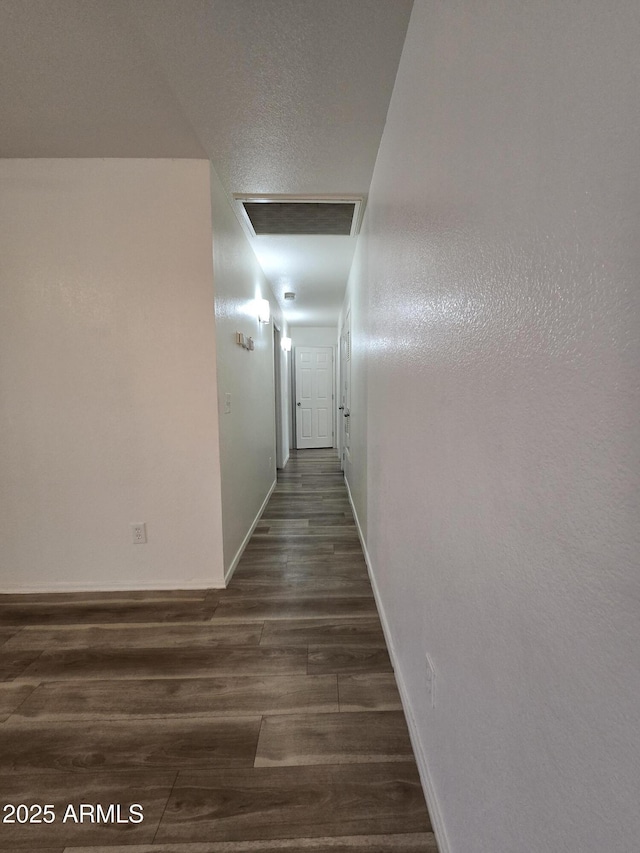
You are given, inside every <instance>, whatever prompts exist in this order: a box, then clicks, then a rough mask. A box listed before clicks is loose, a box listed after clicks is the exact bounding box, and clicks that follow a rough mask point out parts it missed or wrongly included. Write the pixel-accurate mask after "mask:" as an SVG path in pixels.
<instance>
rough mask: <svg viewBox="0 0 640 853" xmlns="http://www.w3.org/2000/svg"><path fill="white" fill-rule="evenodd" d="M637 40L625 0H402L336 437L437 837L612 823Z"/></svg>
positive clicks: (624, 633)
mask: <svg viewBox="0 0 640 853" xmlns="http://www.w3.org/2000/svg"><path fill="white" fill-rule="evenodd" d="M639 43H640V6H639V5H638V3H637V2H636V0H616V2H615V3H614V4H613V5H612V6H611V5H609V4H603V3H601V2H600V1H599V0H567V2H562V3H560V2H537V3H513V2H510V0H489V2H484V3H480V4H479V3H476V2H474V0H460V2H455V3H432V2H428V1H427V0H416V3H415V5H414V7H413V13H412V18H411V22H410V25H409V29H408V34H407V40H406V43H405V47H404V52H403V55H402V59H401V63H400V67H399V70H398V75H397V79H396V84H395V89H394V92H393V97H392V100H391V104H390V109H389V113H388V116H387V123H386V127H385V131H384V135H383V138H382V142H381V146H380V150H379V154H378V158H377V163H376V167H375V172H374V177H373V182H372V185H371V191H370V195H369V199H368V206H367V214H366V219H365V223H364V228H363V234H362V236H361V238H360V239H361V244H362V245H361V248H360V252H361V260H360V263H361V267H360V271H359V272H358V271H356V272H354V277H353V280H352V283H351V289H350V298H351V304H352V311H353V322H354V327H355V328H358V329H360V332H359V334H358V335H355V334H354V338H353V358H354V364H355V363H356V359H357V358H358V352H359V351H360V352H361V354H362V357H363V358H364V357H366V360H367V375H366V383H367V412H366V420H367V428H366V431H365V435H364V438H362V436H360V437H358V438H357V439H356V437H355V436H354V438H353V443H354V444H356V443H357V444H359V445H360V447H359V457H358V462H357V466H358V468H362V467H363V466H364V465H365V459H366V462H367V464H368V478H369V479H368V484H367V492H366V511H367V515H368V518H367V547H368V550H369V555H370V560H371V565H372V569H373V574H374V578H375V581H376V585H377V587H378V590H379V597H380V601H381V602H382V609H383V612H384V617H385V619H386V622H387V625H388V628H389V633H390V636H391V640H392V646H393V650H394V654H395V662H396V667H397V668H396V673H397V675H398V678H399V680H400V682H401V685H402V689H403V691H404V694H405V697H406V699H407V705H408V708H409V717H410V719H411V720H412V721H413V722H412V724H413V725H414V731H415V732H416V733H417V742H418V743H419V745H420V748H419V759H420V763H421V767H422V769H423V778H424V779H426V780H427V785H428V787H430V794H431V798H432V806H433V809H434V812H435V813H437V815H438V816H439V817H440V818H441V820H440V821H439V831H440V839H441V841H442V842H443V850H444V849H447V850H449V851H451V853H487V851H489V850H490V851H492V853H513V851H525V850H532V849H535V850H536V851H538V853H557V851H559V850H563V851H567V853H569V851H571V853H577V851H580V853H600V851H602V850H606V851H607V853H629V851H630V850H634V849H636V848H637V846H638V837H640V812H639V811H638V808H637V791H638V790H639V788H640V740H639V738H638V730H639V726H640V717H639V709H640V669H639V667H638V649H639V648H640V605H639V602H640V587H639V574H638V554H639V552H640V541H639V535H638V531H639V530H640V525H639V524H638V520H639V518H640V507H639V494H640V489H639V488H638V486H639V474H640V458H639V448H640V434H639V433H640V430H639V426H638V425H639V423H640V392H639V388H640V386H639V384H638V365H640V336H639V334H638V330H639V329H640V288H639V287H638V281H640V250H639V246H640V233H639V218H638V213H639V210H640V208H639V205H638V199H639V198H640V148H639V146H638V127H639V114H638V91H640V63H639V62H638V44H639ZM359 306H360V307H359ZM359 381H360V380H359V379H358V377H357V375H356V376H354V383H353V384H354V386H355V385H357V383H358V382H359ZM354 390H355V388H354ZM363 443H364V445H366V446H365V447H363V446H362V444H363ZM352 474H353V476H357V475H358V471H354V472H352ZM358 501H360V502H361V501H362V498H361V497H360V498H358ZM427 653H428V654H429V656H430V658H431V660H432V662H433V665H434V668H435V694H434V696H435V706H432V701H431V694H430V692H429V688H428V684H427V677H426V663H425V655H426V654H427Z"/></svg>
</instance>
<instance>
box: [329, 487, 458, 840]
mask: <svg viewBox="0 0 640 853" xmlns="http://www.w3.org/2000/svg"><path fill="white" fill-rule="evenodd" d="M344 482H345V485H346V487H347V494H348V495H349V503H350V504H351V509H352V511H353V517H354V519H355V522H356V529H357V531H358V536H359V538H360V544H361V545H362V552H363V554H364V559H365V562H366V564H367V571H368V572H369V580H370V581H371V587H372V589H373V595H374V598H375V601H376V607H377V608H378V613H379V615H380V622H381V623H382V631H383V633H384V638H385V641H386V643H387V648H388V649H389V657H390V658H391V665H392V666H393V669H394V672H395V676H396V682H397V684H398V691H399V692H400V699H401V701H402V708H403V710H404V715H405V717H406V719H407V725H408V727H409V737H410V738H411V745H412V747H413V752H414V755H415V757H416V764H417V765H418V773H419V774H420V780H421V782H422V788H423V790H424V796H425V799H426V801H427V807H428V809H429V816H430V817H431V823H432V825H433V832H434V835H435V837H436V841H437V843H438V850H439V851H440V853H450V851H451V846H450V844H449V839H448V837H447V833H446V830H445V827H444V821H443V820H442V812H441V810H440V806H439V804H438V799H437V797H436V792H435V789H434V787H433V782H432V780H431V774H430V773H429V768H428V766H427V759H426V756H425V754H424V749H423V747H422V742H421V740H420V735H419V733H418V727H417V725H416V721H415V717H414V716H413V710H412V708H411V703H410V702H409V694H408V692H407V688H406V685H405V681H404V677H403V675H402V668H401V666H400V661H399V660H398V658H397V656H396V653H395V649H394V646H393V640H392V637H391V631H390V628H389V623H388V622H387V617H386V613H385V610H384V605H383V603H382V600H381V598H380V591H379V590H378V584H377V583H376V578H375V575H374V573H373V569H372V565H371V557H370V556H369V551H368V550H367V543H366V540H365V538H364V534H363V532H362V527H361V526H360V519H359V518H358V513H357V510H356V507H355V504H354V502H353V497H352V495H351V489H350V488H349V483H348V482H347V478H346V477H345V479H344Z"/></svg>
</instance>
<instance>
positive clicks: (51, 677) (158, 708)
mask: <svg viewBox="0 0 640 853" xmlns="http://www.w3.org/2000/svg"><path fill="white" fill-rule="evenodd" d="M0 681H1V682H2V683H1V684H0V809H2V807H3V806H4V805H5V804H14V805H18V804H24V805H26V806H30V805H32V804H40V805H52V806H53V807H54V809H53V810H54V812H55V821H53V822H52V823H48V824H47V823H43V822H41V823H35V822H29V823H19V822H14V823H7V822H2V823H0V851H1V853H7V851H8V850H16V851H18V850H21V851H24V850H30V851H40V853H45V851H46V853H62V851H63V850H64V851H69V853H71V851H75V853H80V851H84V853H89V851H93V853H107V851H111V853H125V851H126V853H180V851H182V853H267V851H290V853H295V851H299V850H300V851H314V853H348V851H356V853H437V850H436V845H435V841H434V836H433V834H432V832H431V825H430V822H429V816H428V814H427V809H426V806H425V802H424V798H423V794H422V790H421V787H420V782H419V778H418V772H417V769H416V764H415V761H414V757H413V754H412V751H411V745H410V742H409V735H408V732H407V726H406V723H405V719H404V716H403V713H402V708H401V704H400V698H399V695H398V691H397V688H396V684H395V680H394V675H393V671H392V669H391V664H390V661H389V656H388V654H387V650H386V647H385V642H384V637H383V634H382V630H381V626H380V621H379V618H378V614H377V611H376V606H375V603H374V599H373V596H372V592H371V586H370V583H369V579H368V576H367V569H366V566H365V562H364V558H363V556H362V551H361V548H360V544H359V540H358V535H357V532H356V528H355V525H354V521H353V516H352V513H351V509H350V506H349V502H348V498H347V494H346V489H345V485H344V480H343V478H342V474H341V472H340V468H339V464H338V460H337V457H336V454H335V451H332V450H315V451H314V450H308V451H298V452H296V451H294V452H293V453H292V457H291V459H290V461H289V463H288V465H287V467H286V469H285V471H283V472H279V476H278V485H277V488H276V489H275V491H274V493H273V495H272V497H271V499H270V501H269V504H268V506H267V508H266V510H265V512H264V514H263V516H262V519H261V520H260V522H259V524H258V526H257V527H256V530H255V533H254V535H253V537H252V538H251V541H250V542H249V544H248V546H247V548H246V550H245V552H244V554H243V556H242V559H241V561H240V564H239V566H238V568H237V570H236V573H235V575H234V577H233V579H232V581H231V584H230V586H229V589H226V590H200V591H192V590H188V591H171V592H153V593H151V592H135V593H92V594H89V593H87V594H61V595H22V596H17V595H4V596H0ZM80 803H85V804H94V805H97V804H98V803H99V804H100V805H101V806H102V809H103V812H107V816H108V819H109V820H110V822H107V823H105V822H104V820H103V819H101V820H100V822H96V820H95V812H94V813H93V817H94V819H93V820H91V817H92V813H91V812H90V811H85V814H84V815H83V821H82V822H76V816H77V817H78V820H79V813H78V812H79V809H78V807H79V804H80ZM134 803H138V804H141V805H142V807H143V813H144V819H143V821H142V822H140V823H132V822H129V817H130V816H131V813H130V811H129V807H130V806H131V804H134ZM111 804H114V806H115V805H118V804H119V805H120V806H121V809H120V813H119V816H120V820H121V821H122V822H120V823H117V822H113V821H115V818H116V816H117V811H116V810H112V813H111V815H110V816H109V815H108V811H107V810H108V807H109V805H111ZM69 805H71V806H73V807H74V813H73V814H72V813H67V820H66V821H65V820H64V819H63V818H64V816H65V813H66V812H67V806H69ZM49 811H50V810H49ZM20 816H21V817H22V818H23V819H24V817H25V810H24V809H23V810H21V812H20ZM30 816H31V817H35V818H37V817H38V814H37V809H32V810H31V813H30ZM7 817H11V813H10V810H4V811H3V812H2V814H0V820H3V819H4V820H6V818H7Z"/></svg>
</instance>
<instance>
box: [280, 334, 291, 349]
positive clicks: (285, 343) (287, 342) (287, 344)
mask: <svg viewBox="0 0 640 853" xmlns="http://www.w3.org/2000/svg"><path fill="white" fill-rule="evenodd" d="M280 346H281V347H282V349H283V350H284V351H285V352H291V338H287V337H286V336H284V335H283V336H282V337H281V338H280Z"/></svg>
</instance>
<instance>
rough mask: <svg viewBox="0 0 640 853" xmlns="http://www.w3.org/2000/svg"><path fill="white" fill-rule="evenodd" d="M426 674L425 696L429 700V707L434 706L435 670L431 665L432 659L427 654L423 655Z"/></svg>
mask: <svg viewBox="0 0 640 853" xmlns="http://www.w3.org/2000/svg"><path fill="white" fill-rule="evenodd" d="M425 663H426V676H427V696H428V697H429V701H430V702H431V707H432V708H435V707H436V671H435V669H434V666H433V661H432V660H431V658H430V657H429V655H425Z"/></svg>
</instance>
